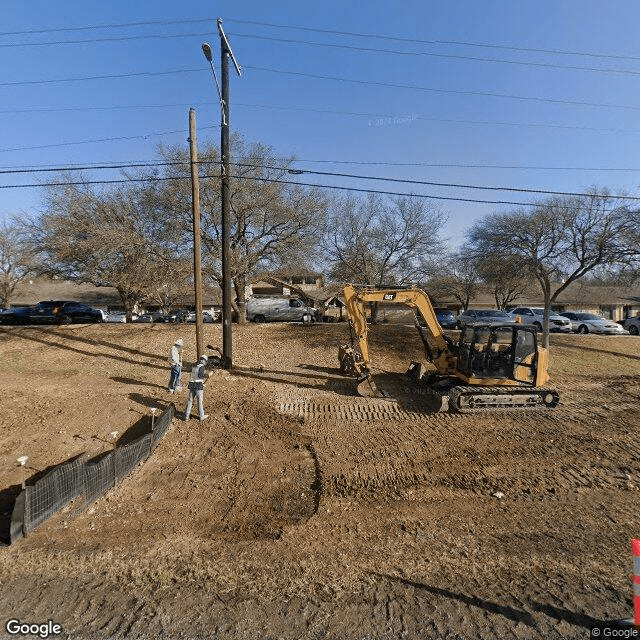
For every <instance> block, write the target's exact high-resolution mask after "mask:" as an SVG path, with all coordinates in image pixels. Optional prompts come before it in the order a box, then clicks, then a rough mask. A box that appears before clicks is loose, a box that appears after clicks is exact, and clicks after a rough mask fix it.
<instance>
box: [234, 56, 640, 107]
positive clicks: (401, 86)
mask: <svg viewBox="0 0 640 640" xmlns="http://www.w3.org/2000/svg"><path fill="white" fill-rule="evenodd" d="M243 68H244V69H251V70H252V71H265V72H268V73H277V74H282V75H289V76H299V77H305V78H314V79H317V80H331V81H335V82H346V83H350V84H362V85H367V86H376V87H391V88H393V89H411V90H414V91H428V92H430V93H442V94H447V95H465V96H480V97H483V98H505V99H509V100H525V101H531V102H544V103H548V104H564V105H571V106H581V107H599V108H607V109H633V110H638V109H640V106H638V105H620V104H607V103H601V102H580V101H578V100H560V99H557V98H538V97H531V96H518V95H510V94H505V93H494V92H488V91H462V90H459V89H436V88H434V87H424V86H419V85H411V84H401V83H398V82H382V81H379V80H356V79H353V78H341V77H340V76H329V75H322V74H313V73H304V72H302V71H287V70H285V69H271V68H269V67H254V66H250V65H244V67H243Z"/></svg>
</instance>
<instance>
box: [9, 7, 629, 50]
mask: <svg viewBox="0 0 640 640" xmlns="http://www.w3.org/2000/svg"><path fill="white" fill-rule="evenodd" d="M214 21H215V19H214V18H197V19H193V20H144V21H139V22H126V23H112V24H102V25H85V26H79V27H55V28H50V29H25V30H21V31H3V32H0V37H2V36H16V35H37V34H43V33H63V32H75V31H89V30H100V29H121V28H127V27H141V26H171V25H178V24H203V23H213V22H214ZM224 21H225V22H230V23H232V24H244V25H252V26H261V27H269V28H273V29H288V30H294V31H305V32H310V33H319V34H324V35H333V36H335V35H337V36H348V37H352V38H369V39H378V40H387V41H392V42H404V43H408V44H427V45H434V44H435V45H448V46H450V45H454V46H464V47H475V48H483V49H498V50H504V51H515V52H522V53H542V54H546V55H556V56H573V57H575V56H583V57H588V58H601V59H611V60H630V61H640V56H634V55H625V54H610V53H597V52H592V51H576V50H567V49H544V48H540V47H537V48H536V47H521V46H514V45H503V44H493V43H486V42H471V41H467V40H447V39H440V38H435V39H425V38H407V37H400V36H391V35H387V34H379V33H363V32H356V31H342V30H337V29H321V28H318V27H307V26H302V25H290V24H278V23H273V22H259V21H256V20H239V19H236V18H225V19H224Z"/></svg>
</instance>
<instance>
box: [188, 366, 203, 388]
mask: <svg viewBox="0 0 640 640" xmlns="http://www.w3.org/2000/svg"><path fill="white" fill-rule="evenodd" d="M189 388H190V389H204V365H203V364H197V365H195V366H194V367H193V368H192V369H191V375H190V376H189Z"/></svg>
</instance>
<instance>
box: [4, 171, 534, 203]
mask: <svg viewBox="0 0 640 640" xmlns="http://www.w3.org/2000/svg"><path fill="white" fill-rule="evenodd" d="M201 177H202V178H217V177H219V176H215V175H213V176H211V175H205V176H201ZM233 177H234V179H236V180H253V181H257V182H271V183H276V184H288V185H294V186H301V187H317V188H319V189H335V190H340V191H354V192H359V193H377V194H381V195H388V196H406V197H412V198H425V199H429V200H452V201H457V202H472V203H476V204H507V205H518V206H537V204H536V203H530V202H510V201H507V200H478V199H472V198H456V197H452V196H433V195H426V194H420V193H400V192H395V191H381V190H376V189H360V188H357V187H342V186H335V185H329V184H316V183H308V182H297V181H293V180H276V179H265V178H255V177H253V176H233ZM188 179H189V177H188V176H186V175H185V176H171V177H162V178H160V177H154V178H151V180H154V181H158V182H164V181H168V180H188ZM148 180H150V178H122V179H112V180H86V181H85V180H83V181H80V182H52V183H46V184H13V185H0V189H28V188H34V187H38V188H42V187H44V186H47V187H64V186H84V185H101V184H125V183H130V182H145V181H148Z"/></svg>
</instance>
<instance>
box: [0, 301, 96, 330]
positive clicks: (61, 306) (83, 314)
mask: <svg viewBox="0 0 640 640" xmlns="http://www.w3.org/2000/svg"><path fill="white" fill-rule="evenodd" d="M1 321H2V323H3V324H70V323H72V322H104V316H103V314H102V311H100V310H99V309H93V308H92V307H89V306H88V305H86V304H82V303H80V302H73V301H71V300H42V301H41V302H38V304H36V305H34V306H33V307H17V308H15V309H7V311H5V312H4V313H3V314H2V318H1Z"/></svg>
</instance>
